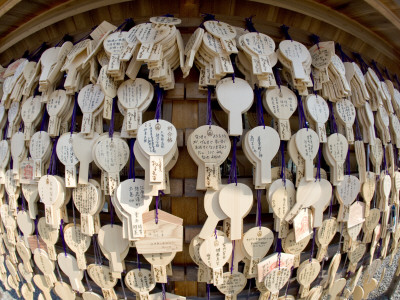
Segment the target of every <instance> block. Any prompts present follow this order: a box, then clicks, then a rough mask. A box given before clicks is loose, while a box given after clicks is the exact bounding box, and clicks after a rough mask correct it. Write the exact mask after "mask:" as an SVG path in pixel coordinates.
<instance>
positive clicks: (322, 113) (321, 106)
mask: <svg viewBox="0 0 400 300" xmlns="http://www.w3.org/2000/svg"><path fill="white" fill-rule="evenodd" d="M305 104H306V105H305V106H306V108H307V111H308V113H309V115H310V117H311V118H312V119H313V121H314V122H315V123H316V125H317V126H316V129H317V133H318V136H319V140H320V142H321V143H326V130H325V122H326V121H328V118H329V107H328V104H327V103H326V101H325V100H324V98H322V97H321V96H319V95H316V94H311V95H308V96H307V100H306V102H305Z"/></svg>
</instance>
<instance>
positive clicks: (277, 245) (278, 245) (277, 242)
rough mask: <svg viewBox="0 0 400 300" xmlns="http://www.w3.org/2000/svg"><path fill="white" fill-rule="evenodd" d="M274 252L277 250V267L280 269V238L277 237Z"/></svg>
mask: <svg viewBox="0 0 400 300" xmlns="http://www.w3.org/2000/svg"><path fill="white" fill-rule="evenodd" d="M276 252H278V268H279V270H280V269H281V253H282V240H281V239H280V238H279V237H278V238H277V239H276Z"/></svg>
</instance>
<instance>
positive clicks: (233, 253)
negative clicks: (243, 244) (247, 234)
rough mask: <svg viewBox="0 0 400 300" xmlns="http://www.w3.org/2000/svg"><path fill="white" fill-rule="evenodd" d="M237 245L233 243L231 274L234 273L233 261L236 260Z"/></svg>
mask: <svg viewBox="0 0 400 300" xmlns="http://www.w3.org/2000/svg"><path fill="white" fill-rule="evenodd" d="M235 243H236V241H235V240H234V241H232V255H231V256H232V259H231V274H232V273H233V261H234V259H235Z"/></svg>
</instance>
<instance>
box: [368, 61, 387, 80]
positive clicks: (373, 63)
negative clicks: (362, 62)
mask: <svg viewBox="0 0 400 300" xmlns="http://www.w3.org/2000/svg"><path fill="white" fill-rule="evenodd" d="M371 64H372V67H373V68H374V70H375V73H376V74H378V77H379V80H380V81H384V79H383V76H382V73H381V71H379V68H378V65H377V64H376V61H375V60H372V61H371Z"/></svg>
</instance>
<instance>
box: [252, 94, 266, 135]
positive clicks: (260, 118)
mask: <svg viewBox="0 0 400 300" xmlns="http://www.w3.org/2000/svg"><path fill="white" fill-rule="evenodd" d="M263 91H264V89H263V88H259V87H257V86H255V87H254V94H255V95H256V100H257V101H256V114H257V124H258V126H264V128H265V122H264V110H263V105H262V92H263Z"/></svg>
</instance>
